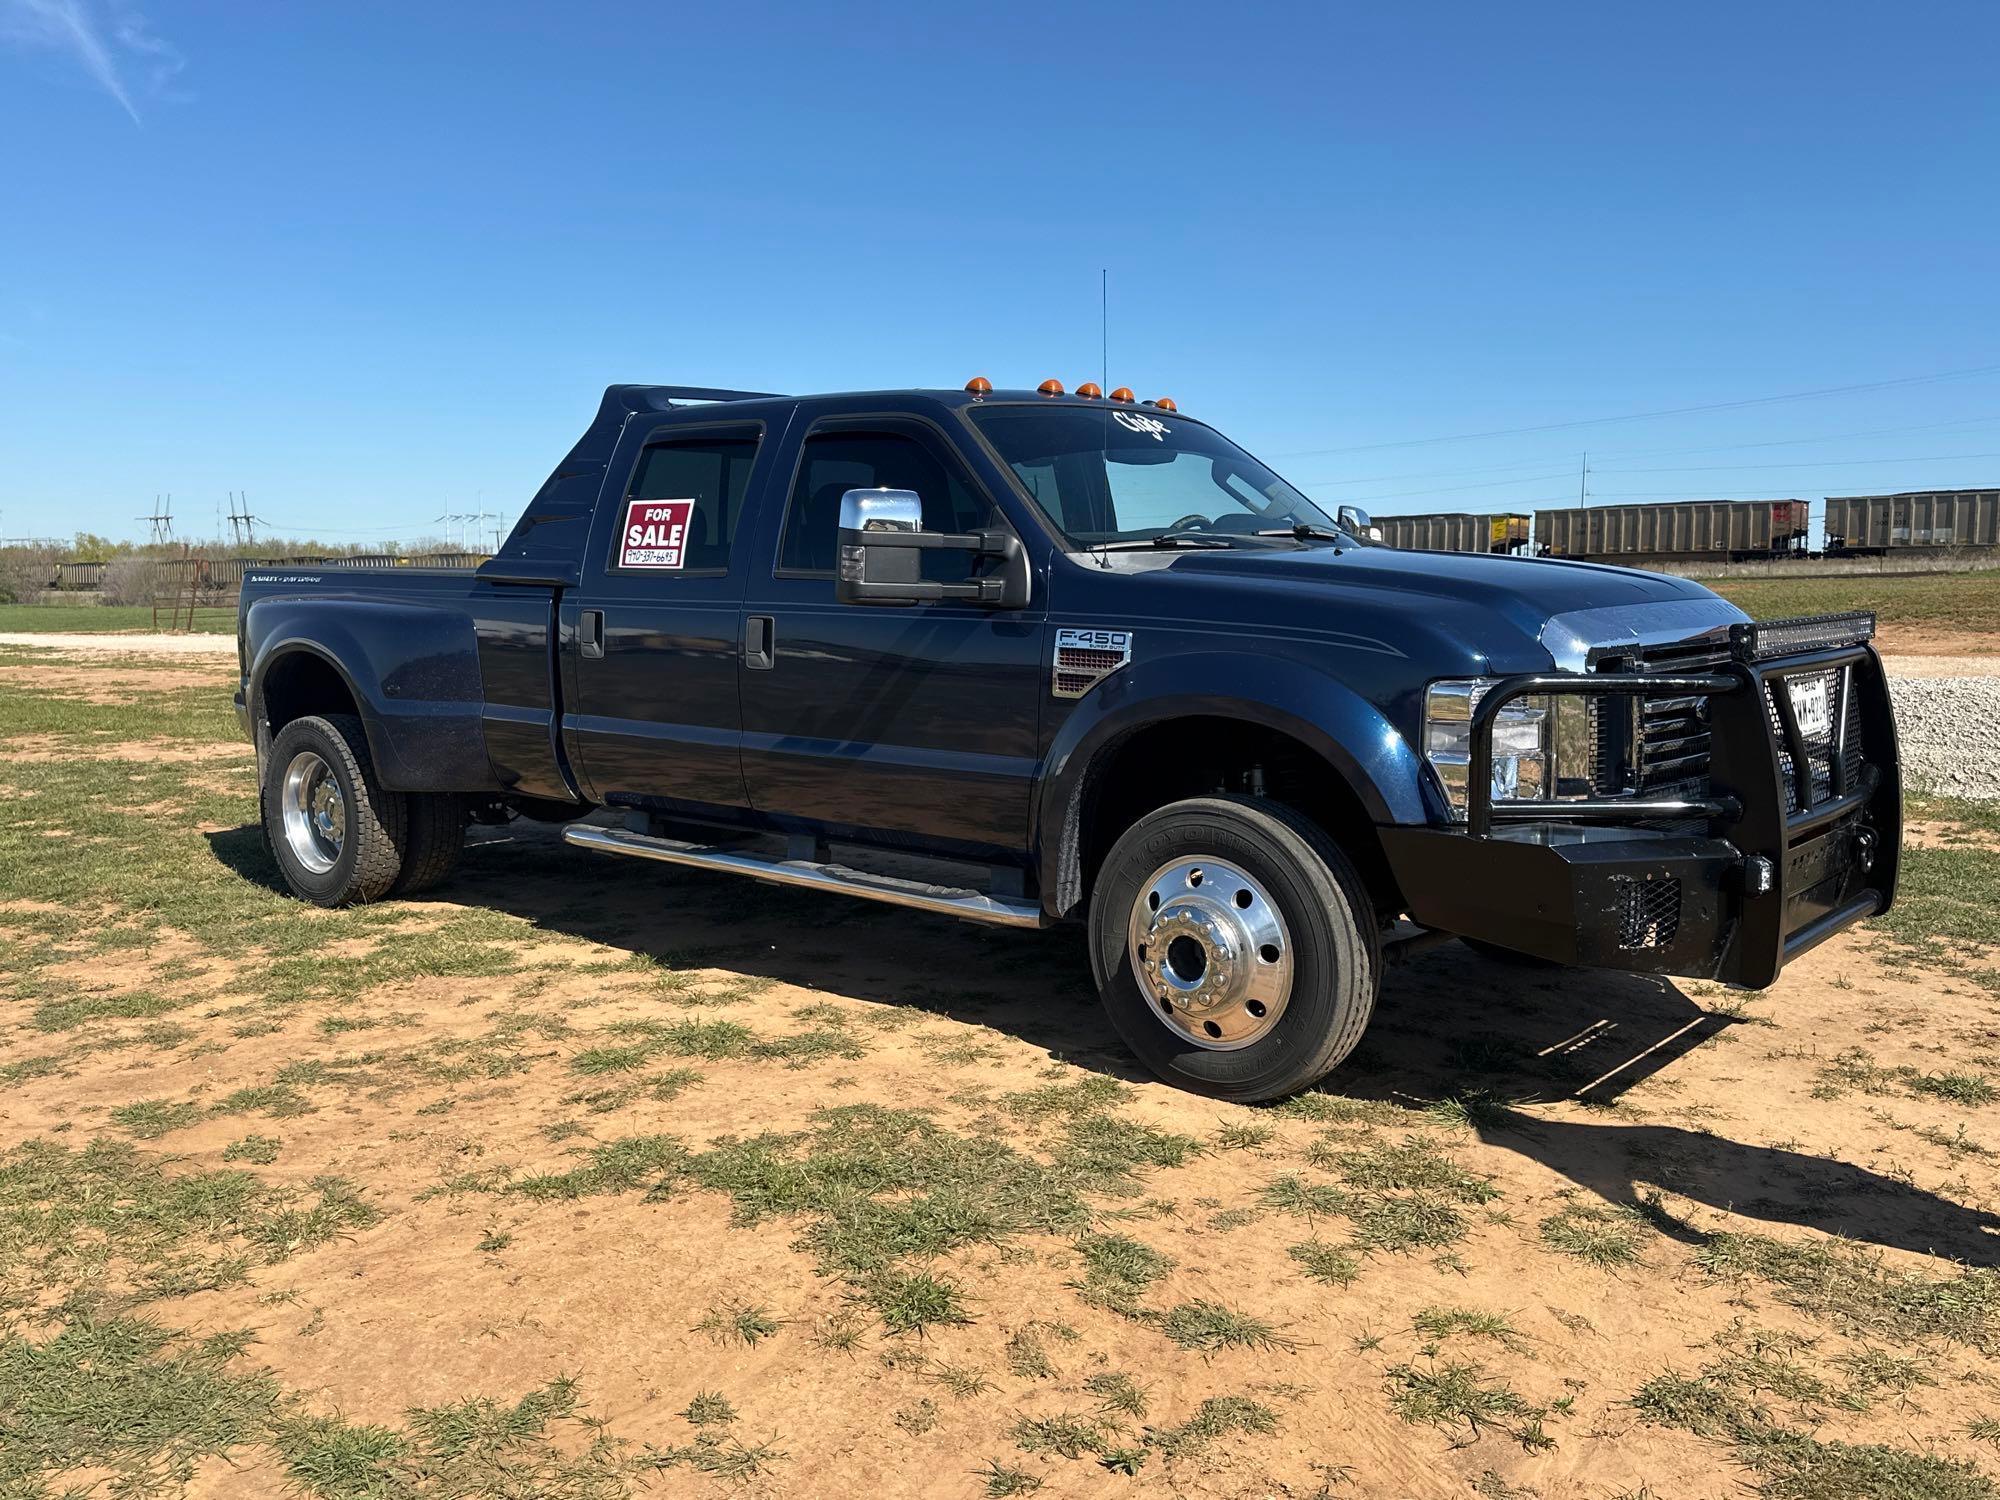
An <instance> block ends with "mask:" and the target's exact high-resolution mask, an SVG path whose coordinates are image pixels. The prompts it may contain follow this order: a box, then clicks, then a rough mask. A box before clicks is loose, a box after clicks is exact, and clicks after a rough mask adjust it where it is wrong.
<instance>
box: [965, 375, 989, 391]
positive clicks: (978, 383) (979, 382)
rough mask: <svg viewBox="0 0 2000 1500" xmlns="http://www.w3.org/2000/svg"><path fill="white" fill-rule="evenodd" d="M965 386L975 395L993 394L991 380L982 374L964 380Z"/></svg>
mask: <svg viewBox="0 0 2000 1500" xmlns="http://www.w3.org/2000/svg"><path fill="white" fill-rule="evenodd" d="M965 388H966V390H967V391H969V392H971V393H972V394H973V395H975V396H990V395H992V394H993V382H992V381H990V380H988V379H987V378H986V377H985V376H984V375H975V376H973V377H972V379H970V380H968V381H966V382H965Z"/></svg>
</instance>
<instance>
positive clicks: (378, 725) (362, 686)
mask: <svg viewBox="0 0 2000 1500" xmlns="http://www.w3.org/2000/svg"><path fill="white" fill-rule="evenodd" d="M244 647H245V654H246V656H247V658H248V660H249V670H248V672H247V673H246V691H245V701H246V703H247V704H248V705H249V709H250V718H251V723H252V725H253V726H254V725H257V724H261V723H263V722H264V721H265V718H266V714H265V707H264V686H265V682H266V680H267V678H268V677H269V675H270V673H271V671H272V669H273V668H274V667H275V666H277V665H278V664H279V663H280V662H282V661H283V660H284V659H285V658H286V657H288V656H290V655H292V654H293V653H295V652H300V651H304V652H309V653H311V654H312V655H314V656H316V657H318V658H319V659H320V660H322V661H324V662H326V663H327V664H328V665H329V666H331V667H332V668H333V670H334V671H335V672H337V673H338V674H339V675H340V678H341V680H342V681H343V682H345V683H346V684H347V689H348V692H349V693H350V694H351V695H352V697H353V699H354V703H355V707H356V709H357V711H358V712H359V713H360V716H361V723H362V727H363V728H364V729H365V730H366V732H367V735H368V749H369V752H370V754H371V755H372V757H373V758H374V761H375V773H376V775H377V777H378V778H380V780H381V782H382V785H383V786H385V787H388V788H389V789H391V790H392V791H405V792H446V791H476V790H480V789H483V788H485V787H488V786H491V785H493V784H494V777H493V770H492V765H491V763H490V761H489V760H488V757H487V754H486V735H485V731H484V728H483V726H482V723H481V714H482V710H483V708H484V706H485V693H484V688H483V684H482V682H481V679H480V673H479V653H478V636H477V633H476V632H475V630H474V627H473V623H472V619H471V617H470V616H469V615H466V614H463V613H460V612H458V611H454V610H444V609H436V608H424V607H412V606H407V605H398V604H384V603H377V602H374V601H370V600H359V599H343V600H339V601H337V602H335V601H330V600H320V599H259V600H256V601H255V602H253V603H252V604H251V606H250V610H249V613H248V615H247V616H246V617H245V620H244Z"/></svg>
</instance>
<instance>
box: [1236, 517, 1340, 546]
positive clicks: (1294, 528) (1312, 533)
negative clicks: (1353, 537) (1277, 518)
mask: <svg viewBox="0 0 2000 1500" xmlns="http://www.w3.org/2000/svg"><path fill="white" fill-rule="evenodd" d="M1256 535H1258V536H1288V537H1290V538H1291V539H1292V540H1293V541H1295V542H1344V541H1346V540H1347V537H1346V534H1345V533H1343V532H1339V531H1335V530H1334V529H1333V528H1332V527H1331V526H1315V525H1314V524H1313V523H1312V522H1310V521H1294V522H1293V523H1292V524H1291V525H1289V526H1286V527H1284V528H1282V529H1281V530H1278V531H1260V532H1257V533H1256Z"/></svg>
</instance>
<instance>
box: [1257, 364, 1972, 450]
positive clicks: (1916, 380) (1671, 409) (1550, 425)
mask: <svg viewBox="0 0 2000 1500" xmlns="http://www.w3.org/2000/svg"><path fill="white" fill-rule="evenodd" d="M1993 374H2000V365H1979V366H1976V367H1975V368H1973V369H1969V370H1941V371H1938V372H1937V373H1935V374H1931V375H1904V376H1900V377H1898V378H1897V379H1895V380H1869V381H1862V382H1860V383H1858V384H1855V385H1829V386H1822V387H1820V388H1819V389H1817V390H1810V391H1788V392H1786V393H1785V394H1783V395H1779V396H1751V397H1747V398H1745V399H1743V400H1739V401H1709V402H1704V403H1702V404H1701V405H1699V406H1668V407H1662V408H1660V409H1659V410H1658V411H1634V412H1626V413H1625V414H1623V415H1622V416H1616V417H1577V418H1574V419H1572V420H1570V421H1567V422H1541V423H1537V424H1535V425H1533V426H1530V427H1496V428H1493V429H1491V430H1489V431H1486V432H1455V433H1449V434H1446V435H1444V436H1442V437H1427V438H1402V439H1399V440H1397V441H1395V442H1389V443H1359V444H1356V445H1354V446H1352V447H1347V448H1301V449H1297V450H1295V451H1293V452H1291V453H1276V454H1273V455H1272V457H1274V458H1311V457H1317V456H1320V455H1324V454H1330V453H1372V452H1375V451H1378V450H1380V449H1383V448H1418V447H1424V446H1426V445H1428V444H1431V443H1470V442H1475V441H1478V440H1479V439H1482V438H1498V437H1520V436H1523V435H1525V434H1528V433H1534V432H1563V431H1566V430H1568V429H1570V428H1575V427H1601V426H1603V425H1605V424H1607V423H1611V422H1641V421H1650V420H1653V419H1654V418H1658V417H1690V416H1696V415H1699V414H1701V413H1703V412H1712V411H1739V410H1741V409H1742V408H1744V407H1749V406H1772V405H1775V404H1777V403H1779V402H1782V401H1816V400H1819V399H1820V398H1822V397H1825V396H1851V395H1855V394H1857V393H1859V392H1862V391H1883V390H1888V389H1890V388H1892V387H1895V386H1905V385H1928V384H1930V383H1932V382H1934V381H1939V380H1965V379H1970V378H1972V377H1974V376H1979V375H1993Z"/></svg>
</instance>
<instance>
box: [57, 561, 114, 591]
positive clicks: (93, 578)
mask: <svg viewBox="0 0 2000 1500" xmlns="http://www.w3.org/2000/svg"><path fill="white" fill-rule="evenodd" d="M106 566H108V565H107V564H105V563H101V562H66V563H57V564H56V587H57V588H59V589H76V590H78V591H83V590H88V589H98V588H103V587H104V570H105V568H106Z"/></svg>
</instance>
